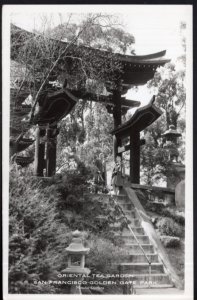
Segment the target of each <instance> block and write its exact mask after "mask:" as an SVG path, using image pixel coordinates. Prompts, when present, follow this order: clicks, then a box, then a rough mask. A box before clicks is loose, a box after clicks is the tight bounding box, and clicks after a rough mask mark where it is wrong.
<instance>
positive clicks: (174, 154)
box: [162, 125, 181, 163]
mask: <svg viewBox="0 0 197 300" xmlns="http://www.w3.org/2000/svg"><path fill="white" fill-rule="evenodd" d="M180 136H181V133H179V132H178V131H177V130H176V128H175V126H174V125H170V126H169V129H168V130H166V132H164V134H162V137H163V141H164V148H166V149H168V152H169V161H170V162H176V163H177V162H178V157H179V152H178V150H177V138H178V137H180Z"/></svg>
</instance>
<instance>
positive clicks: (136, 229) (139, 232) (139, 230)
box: [122, 225, 144, 235]
mask: <svg viewBox="0 0 197 300" xmlns="http://www.w3.org/2000/svg"><path fill="white" fill-rule="evenodd" d="M130 228H131V229H132V231H133V232H134V233H135V234H137V235H144V229H143V228H142V227H140V226H139V227H138V226H131V225H130ZM127 233H128V234H130V235H132V232H131V231H130V229H129V228H124V229H123V231H122V234H123V235H124V234H127Z"/></svg>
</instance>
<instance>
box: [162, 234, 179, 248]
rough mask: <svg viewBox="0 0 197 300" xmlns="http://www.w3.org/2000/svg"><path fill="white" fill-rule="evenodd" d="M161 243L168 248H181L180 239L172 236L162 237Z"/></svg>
mask: <svg viewBox="0 0 197 300" xmlns="http://www.w3.org/2000/svg"><path fill="white" fill-rule="evenodd" d="M160 239H161V242H162V243H163V245H164V247H166V248H176V247H179V246H180V238H178V237H172V236H161V237H160Z"/></svg>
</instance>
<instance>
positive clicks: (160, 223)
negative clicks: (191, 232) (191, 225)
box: [156, 217, 184, 237]
mask: <svg viewBox="0 0 197 300" xmlns="http://www.w3.org/2000/svg"><path fill="white" fill-rule="evenodd" d="M156 227H157V228H158V229H159V232H160V234H161V235H170V236H179V237H182V236H184V228H183V226H181V225H180V224H178V223H176V222H175V221H174V220H172V219H171V218H168V217H164V218H158V220H157V222H156Z"/></svg>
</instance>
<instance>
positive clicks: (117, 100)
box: [113, 90, 122, 160]
mask: <svg viewBox="0 0 197 300" xmlns="http://www.w3.org/2000/svg"><path fill="white" fill-rule="evenodd" d="M113 103H114V104H115V106H114V109H113V118H114V129H116V128H117V127H118V126H119V125H121V123H122V121H121V94H120V91H119V90H115V91H114V92H113ZM120 146H121V139H117V138H116V136H115V135H114V136H113V154H114V160H115V157H116V155H117V153H118V147H120Z"/></svg>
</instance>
